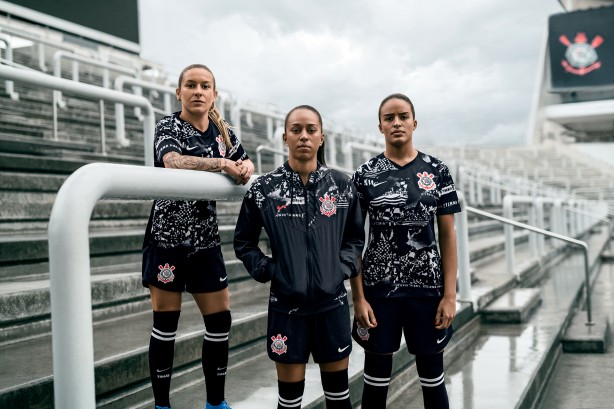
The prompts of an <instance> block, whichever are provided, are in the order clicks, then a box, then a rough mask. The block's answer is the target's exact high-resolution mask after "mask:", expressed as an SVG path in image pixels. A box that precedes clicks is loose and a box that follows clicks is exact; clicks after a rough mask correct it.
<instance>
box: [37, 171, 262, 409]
mask: <svg viewBox="0 0 614 409" xmlns="http://www.w3.org/2000/svg"><path fill="white" fill-rule="evenodd" d="M254 178H255V176H252V180H253V179H254ZM247 188H248V186H243V185H236V184H235V183H234V181H233V180H231V178H229V177H226V176H223V175H221V174H215V173H211V172H195V171H190V170H179V169H164V168H152V167H145V166H134V165H117V164H109V163H93V164H89V165H85V166H83V167H81V168H79V169H77V170H76V171H75V172H74V173H73V174H72V175H71V176H69V177H68V178H67V179H66V181H65V182H64V184H63V185H62V187H61V188H60V190H59V191H58V194H57V196H56V199H55V202H54V204H53V208H52V210H51V216H50V218H49V230H48V237H49V277H50V281H51V288H50V290H51V317H52V319H51V332H52V348H53V374H54V378H53V388H54V396H55V407H56V408H64V409H94V408H95V407H96V396H95V380H94V345H93V330H92V300H91V283H90V280H91V278H90V258H89V254H90V249H89V231H88V225H89V220H90V218H91V215H92V211H93V209H94V206H95V205H96V203H97V202H98V200H99V199H102V198H111V197H112V198H121V199H150V198H159V199H188V200H197V199H198V200H203V199H208V200H241V199H242V198H243V196H244V195H245V192H246V191H247Z"/></svg>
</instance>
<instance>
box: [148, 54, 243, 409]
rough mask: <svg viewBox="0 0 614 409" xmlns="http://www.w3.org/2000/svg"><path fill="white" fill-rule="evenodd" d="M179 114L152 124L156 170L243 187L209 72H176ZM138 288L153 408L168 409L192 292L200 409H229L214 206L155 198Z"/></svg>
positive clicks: (225, 312) (237, 152)
mask: <svg viewBox="0 0 614 409" xmlns="http://www.w3.org/2000/svg"><path fill="white" fill-rule="evenodd" d="M176 95H177V100H178V101H180V102H181V111H179V112H175V113H173V114H171V115H168V116H166V117H164V118H162V119H161V120H160V121H159V122H158V124H157V125H156V131H155V138H154V146H153V148H154V151H153V153H154V165H155V166H157V167H164V168H172V169H191V170H200V171H208V172H224V173H226V174H228V175H229V176H230V177H232V178H233V179H234V180H235V182H236V183H237V184H245V183H247V182H248V181H249V179H250V177H251V176H252V173H253V172H254V165H253V164H252V162H251V161H250V160H249V158H248V156H247V153H246V152H245V150H244V149H243V147H242V146H241V143H240V142H239V140H238V139H237V137H236V136H235V134H234V133H233V132H232V130H231V128H230V126H229V125H228V124H227V123H226V121H224V119H223V118H222V116H221V115H220V112H219V111H218V109H217V108H216V107H215V99H216V98H217V91H216V88H215V77H214V76H213V73H212V72H211V70H210V69H209V68H208V67H207V66H205V65H201V64H193V65H189V66H187V67H186V68H184V69H183V71H181V74H180V75H179V84H178V87H177V90H176ZM143 285H144V286H145V287H147V288H149V292H150V295H151V305H152V308H153V329H152V332H151V337H150V341H149V370H150V376H151V384H152V389H153V394H154V400H155V408H156V409H170V407H171V404H170V397H169V395H170V382H171V375H172V368H173V355H174V347H175V337H176V334H177V326H178V322H179V314H180V312H181V296H182V293H183V292H184V291H187V292H189V293H191V294H192V296H193V297H194V300H195V301H196V304H197V305H198V308H199V310H200V313H201V314H202V316H203V320H204V323H205V336H204V339H203V346H202V366H203V372H204V374H205V383H206V392H207V395H206V403H205V409H215V408H219V409H230V407H229V406H228V404H227V403H226V400H225V399H224V386H225V381H226V367H227V365H228V333H229V331H230V325H231V315H230V307H229V302H228V277H227V275H226V269H225V266H224V259H223V258H222V252H221V247H220V235H219V232H218V225H217V217H216V210H215V202H213V201H206V200H199V201H179V200H156V201H155V202H154V204H153V207H152V210H151V215H150V217H149V223H148V225H147V230H146V232H145V241H144V244H143Z"/></svg>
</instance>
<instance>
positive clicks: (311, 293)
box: [303, 182, 313, 301]
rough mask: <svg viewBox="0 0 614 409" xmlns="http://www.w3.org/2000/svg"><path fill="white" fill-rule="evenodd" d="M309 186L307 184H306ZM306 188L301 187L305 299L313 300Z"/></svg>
mask: <svg viewBox="0 0 614 409" xmlns="http://www.w3.org/2000/svg"><path fill="white" fill-rule="evenodd" d="M307 184H309V182H307ZM307 193H308V192H307V186H303V197H304V199H305V247H306V249H307V260H306V264H307V270H306V271H307V299H308V300H310V301H311V300H313V285H312V283H311V281H312V277H311V276H312V274H311V268H310V267H311V243H310V240H309V198H308V194H307Z"/></svg>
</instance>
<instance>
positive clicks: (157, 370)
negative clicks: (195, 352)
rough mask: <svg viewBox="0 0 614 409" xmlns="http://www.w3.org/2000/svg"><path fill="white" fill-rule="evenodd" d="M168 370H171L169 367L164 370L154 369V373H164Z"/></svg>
mask: <svg viewBox="0 0 614 409" xmlns="http://www.w3.org/2000/svg"><path fill="white" fill-rule="evenodd" d="M169 369H171V367H170V366H169V367H168V368H166V369H156V372H166V371H168V370H169Z"/></svg>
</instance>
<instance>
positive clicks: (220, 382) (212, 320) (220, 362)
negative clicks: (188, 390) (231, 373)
mask: <svg viewBox="0 0 614 409" xmlns="http://www.w3.org/2000/svg"><path fill="white" fill-rule="evenodd" d="M203 320H204V321H205V337H204V338H203V355H202V364H203V373H204V374H205V385H206V388H207V402H209V404H211V405H213V406H216V405H219V404H220V403H222V401H223V400H224V388H225V385H226V369H227V368H226V367H227V366H228V333H229V332H230V325H231V323H232V318H231V316H230V311H221V312H216V313H215V314H209V315H203Z"/></svg>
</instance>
